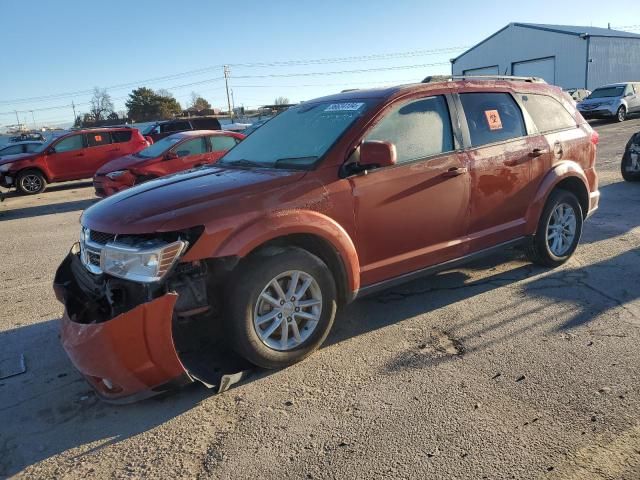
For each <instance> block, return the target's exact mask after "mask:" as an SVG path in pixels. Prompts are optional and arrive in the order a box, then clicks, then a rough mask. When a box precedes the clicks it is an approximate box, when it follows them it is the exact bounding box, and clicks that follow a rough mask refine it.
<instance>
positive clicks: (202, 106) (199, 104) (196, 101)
mask: <svg viewBox="0 0 640 480" xmlns="http://www.w3.org/2000/svg"><path fill="white" fill-rule="evenodd" d="M189 108H195V109H196V110H197V111H200V110H208V109H210V108H211V104H210V103H209V102H207V101H206V100H205V99H204V98H202V97H201V96H200V95H198V94H197V93H196V92H191V103H190V104H189Z"/></svg>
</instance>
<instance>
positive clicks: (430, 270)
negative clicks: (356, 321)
mask: <svg viewBox="0 0 640 480" xmlns="http://www.w3.org/2000/svg"><path fill="white" fill-rule="evenodd" d="M531 238H532V237H530V236H526V237H520V238H516V239H514V240H509V241H508V242H503V243H499V244H498V245H494V246H493V247H489V248H485V249H484V250H479V251H477V252H473V253H470V254H468V255H465V256H464V257H460V258H454V259H453V260H449V261H447V262H443V263H439V264H437V265H432V266H430V267H426V268H423V269H420V270H416V271H415V272H410V273H405V274H404V275H400V276H398V277H393V278H390V279H389V280H384V281H382V282H378V283H373V284H371V285H366V286H364V287H362V288H361V289H360V290H358V291H357V292H354V294H353V300H355V299H356V298H361V297H365V296H368V295H371V294H373V293H377V292H380V291H382V290H386V289H388V288H392V287H396V286H398V285H402V284H403V283H407V282H410V281H412V280H416V279H418V278H421V277H426V276H429V275H434V274H436V273H439V272H442V271H444V270H450V269H452V268H455V267H458V266H460V265H463V264H465V263H469V262H471V261H473V260H477V259H479V258H483V257H486V256H488V255H491V254H493V253H496V252H500V251H502V250H505V249H507V248H512V247H518V246H521V245H524V244H526V243H527V242H529V241H531Z"/></svg>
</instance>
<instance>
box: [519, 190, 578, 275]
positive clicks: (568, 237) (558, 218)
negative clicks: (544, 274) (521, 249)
mask: <svg viewBox="0 0 640 480" xmlns="http://www.w3.org/2000/svg"><path fill="white" fill-rule="evenodd" d="M582 219H583V217H582V208H581V207H580V203H579V202H578V199H577V198H576V196H575V195H574V194H573V193H571V192H569V191H567V190H562V189H558V190H554V191H553V192H551V195H549V199H548V200H547V204H546V205H545V207H544V210H543V211H542V215H541V216H540V220H539V221H538V229H537V231H536V234H535V236H534V238H533V240H532V242H531V244H530V245H529V247H528V249H527V256H528V257H529V259H530V260H531V261H532V262H534V263H537V264H540V265H544V266H546V267H557V266H559V265H562V264H563V263H564V262H566V261H567V260H569V258H571V255H573V252H575V250H576V247H577V246H578V242H579V241H580V236H581V234H582Z"/></svg>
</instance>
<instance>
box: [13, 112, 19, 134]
mask: <svg viewBox="0 0 640 480" xmlns="http://www.w3.org/2000/svg"><path fill="white" fill-rule="evenodd" d="M14 112H16V121H17V122H18V130H20V117H18V111H17V110H14Z"/></svg>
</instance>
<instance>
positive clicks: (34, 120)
mask: <svg viewBox="0 0 640 480" xmlns="http://www.w3.org/2000/svg"><path fill="white" fill-rule="evenodd" d="M30 112H31V118H32V119H33V129H34V130H37V129H38V128H37V127H36V116H35V115H34V114H33V110H30Z"/></svg>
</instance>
